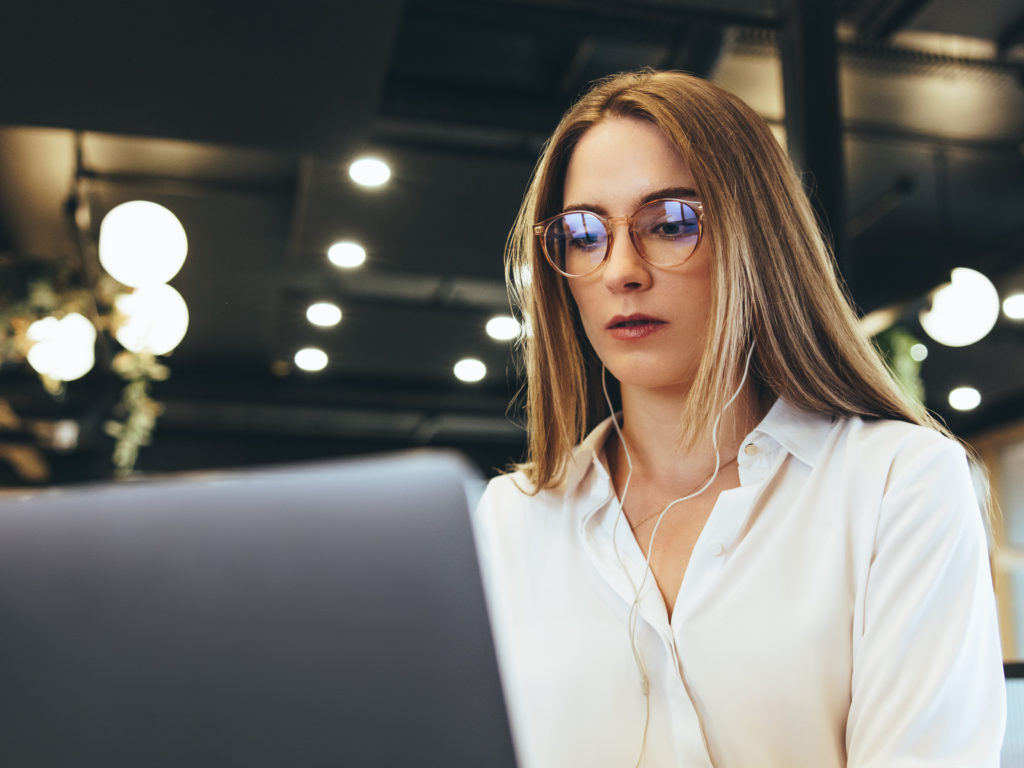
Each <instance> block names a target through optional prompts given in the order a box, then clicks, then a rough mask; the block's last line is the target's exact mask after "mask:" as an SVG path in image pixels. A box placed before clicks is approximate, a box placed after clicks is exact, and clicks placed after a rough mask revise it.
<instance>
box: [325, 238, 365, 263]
mask: <svg viewBox="0 0 1024 768" xmlns="http://www.w3.org/2000/svg"><path fill="white" fill-rule="evenodd" d="M327 258H328V259H329V260H330V262H331V264H333V265H334V266H336V267H343V268H345V269H352V268H353V267H358V266H359V265H360V264H362V263H363V262H364V261H366V249H365V248H363V246H361V245H359V243H353V242H351V241H343V242H340V243H335V244H334V245H332V246H331V247H330V248H328V249H327Z"/></svg>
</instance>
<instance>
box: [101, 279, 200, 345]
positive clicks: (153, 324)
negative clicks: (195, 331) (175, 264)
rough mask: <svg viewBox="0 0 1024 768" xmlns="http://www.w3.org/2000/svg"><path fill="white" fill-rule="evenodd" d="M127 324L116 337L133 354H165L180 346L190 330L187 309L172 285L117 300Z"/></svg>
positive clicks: (123, 323)
mask: <svg viewBox="0 0 1024 768" xmlns="http://www.w3.org/2000/svg"><path fill="white" fill-rule="evenodd" d="M114 305H115V306H116V307H117V311H118V312H119V313H121V315H123V317H124V322H122V323H121V325H120V326H119V327H118V328H117V330H115V331H114V338H116V339H117V340H118V342H119V343H120V344H121V346H122V347H124V348H125V349H128V350H131V351H132V352H151V353H152V354H154V355H166V354H167V353H168V352H170V351H171V350H173V349H174V348H175V347H177V346H178V345H179V344H180V343H181V340H182V339H183V338H185V332H186V331H187V330H188V306H187V305H186V304H185V300H184V299H183V298H182V297H181V294H180V293H178V292H177V291H176V290H174V289H173V288H172V287H171V286H169V285H150V286H147V287H144V288H138V289H136V290H135V291H134V292H133V293H129V294H124V295H122V296H118V297H117V299H116V300H115V301H114Z"/></svg>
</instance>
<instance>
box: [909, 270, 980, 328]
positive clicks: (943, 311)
mask: <svg viewBox="0 0 1024 768" xmlns="http://www.w3.org/2000/svg"><path fill="white" fill-rule="evenodd" d="M950 278H951V281H950V282H949V283H947V284H946V285H944V286H942V287H941V288H939V289H938V290H937V291H935V293H934V294H933V295H932V306H931V309H930V310H922V311H921V313H920V315H919V319H920V321H921V327H922V328H924V330H925V333H927V334H928V335H929V336H931V337H932V338H933V339H935V341H937V342H939V343H940V344H945V345H946V346H947V347H966V346H967V345H968V344H973V343H974V342H976V341H979V340H980V339H982V338H984V336H985V334H987V333H988V332H989V331H991V330H992V327H993V326H994V325H995V324H996V320H997V319H998V318H999V293H998V292H997V291H996V288H995V286H994V285H992V281H991V280H989V279H988V278H987V277H985V276H984V275H983V274H981V272H977V271H976V270H973V269H966V268H964V267H957V268H956V269H954V270H953V271H952V273H951V275H950Z"/></svg>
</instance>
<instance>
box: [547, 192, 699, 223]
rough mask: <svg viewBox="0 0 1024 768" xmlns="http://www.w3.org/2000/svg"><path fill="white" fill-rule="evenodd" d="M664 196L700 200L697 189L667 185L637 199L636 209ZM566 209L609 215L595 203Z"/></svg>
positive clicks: (565, 208)
mask: <svg viewBox="0 0 1024 768" xmlns="http://www.w3.org/2000/svg"><path fill="white" fill-rule="evenodd" d="M664 197H676V198H682V199H684V200H699V199H700V198H699V197H698V196H697V191H696V190H695V189H693V188H692V187H666V188H664V189H656V190H654V191H653V192H648V193H647V194H646V195H644V196H643V197H641V198H640V199H639V200H637V201H636V204H635V205H634V207H633V210H634V211H635V210H636V209H637V208H640V207H641V206H644V205H647V203H650V202H652V201H654V200H660V199H662V198H664ZM566 211H591V212H592V213H597V214H600V215H601V216H608V209H607V208H605V207H604V206H603V205H594V204H591V203H573V204H571V205H567V206H565V207H564V208H563V209H562V213H565V212H566Z"/></svg>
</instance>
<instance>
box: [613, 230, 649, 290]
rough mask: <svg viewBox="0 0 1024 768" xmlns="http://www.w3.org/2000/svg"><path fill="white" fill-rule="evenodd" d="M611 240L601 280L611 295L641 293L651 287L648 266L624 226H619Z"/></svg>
mask: <svg viewBox="0 0 1024 768" xmlns="http://www.w3.org/2000/svg"><path fill="white" fill-rule="evenodd" d="M616 229H617V230H618V231H617V232H616V233H615V237H613V238H612V242H611V245H610V250H609V252H608V256H607V261H606V262H605V265H604V273H603V275H602V279H603V280H604V284H605V286H606V287H607V288H608V290H609V291H611V292H612V293H620V292H624V291H642V290H646V289H647V288H649V287H650V285H651V270H650V265H649V264H648V263H647V262H646V261H644V260H643V258H642V257H641V256H640V254H639V252H637V250H636V246H634V245H633V240H632V238H630V236H629V230H628V228H627V227H626V226H623V225H622V224H620V225H619V226H618V227H616Z"/></svg>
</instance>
